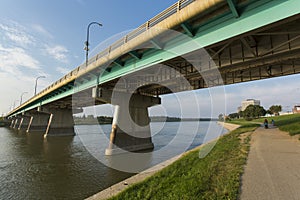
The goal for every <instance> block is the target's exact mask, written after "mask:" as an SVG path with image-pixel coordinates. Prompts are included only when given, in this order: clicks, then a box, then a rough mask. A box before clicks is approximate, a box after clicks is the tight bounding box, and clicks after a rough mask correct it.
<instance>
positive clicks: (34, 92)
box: [34, 76, 46, 96]
mask: <svg viewBox="0 0 300 200" xmlns="http://www.w3.org/2000/svg"><path fill="white" fill-rule="evenodd" d="M40 78H46V76H39V77H37V78H36V79H35V87H34V96H35V95H36V88H37V81H38V80H39V79H40Z"/></svg>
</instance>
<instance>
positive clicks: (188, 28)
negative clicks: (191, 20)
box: [180, 22, 195, 37]
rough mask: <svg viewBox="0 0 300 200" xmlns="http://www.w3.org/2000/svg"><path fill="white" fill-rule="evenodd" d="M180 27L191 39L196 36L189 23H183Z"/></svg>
mask: <svg viewBox="0 0 300 200" xmlns="http://www.w3.org/2000/svg"><path fill="white" fill-rule="evenodd" d="M180 26H181V27H182V28H183V30H184V31H185V32H186V34H187V35H188V36H190V37H194V36H195V34H194V30H193V28H192V27H191V26H190V25H189V24H188V23H187V22H185V23H182V24H181V25H180Z"/></svg>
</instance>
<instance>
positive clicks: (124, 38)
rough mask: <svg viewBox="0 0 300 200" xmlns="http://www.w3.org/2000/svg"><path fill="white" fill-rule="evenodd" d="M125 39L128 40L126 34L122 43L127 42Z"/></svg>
mask: <svg viewBox="0 0 300 200" xmlns="http://www.w3.org/2000/svg"><path fill="white" fill-rule="evenodd" d="M127 41H128V35H125V37H124V43H127Z"/></svg>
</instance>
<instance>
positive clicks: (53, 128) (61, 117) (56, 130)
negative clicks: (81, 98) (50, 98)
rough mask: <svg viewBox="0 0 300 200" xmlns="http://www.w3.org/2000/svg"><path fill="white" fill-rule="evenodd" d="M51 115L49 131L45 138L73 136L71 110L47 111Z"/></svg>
mask: <svg viewBox="0 0 300 200" xmlns="http://www.w3.org/2000/svg"><path fill="white" fill-rule="evenodd" d="M48 112H49V113H51V114H52V119H51V121H50V125H49V130H48V132H46V134H45V136H74V135H75V131H74V120H73V112H72V109H62V108H57V109H49V110H48Z"/></svg>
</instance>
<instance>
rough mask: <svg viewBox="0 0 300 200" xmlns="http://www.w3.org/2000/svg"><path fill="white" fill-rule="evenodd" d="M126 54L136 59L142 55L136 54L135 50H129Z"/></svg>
mask: <svg viewBox="0 0 300 200" xmlns="http://www.w3.org/2000/svg"><path fill="white" fill-rule="evenodd" d="M128 54H129V55H130V56H131V57H133V58H134V59H136V60H140V59H142V57H143V55H140V54H138V53H137V52H136V51H131V52H129V53H128Z"/></svg>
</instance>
